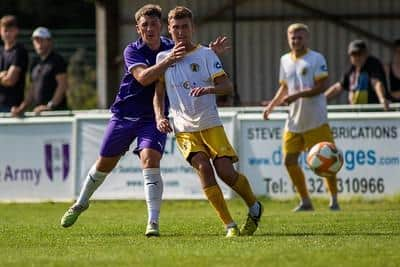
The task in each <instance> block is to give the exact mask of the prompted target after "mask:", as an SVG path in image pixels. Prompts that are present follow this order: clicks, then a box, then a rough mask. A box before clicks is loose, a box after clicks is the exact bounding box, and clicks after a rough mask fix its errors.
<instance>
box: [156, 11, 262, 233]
mask: <svg viewBox="0 0 400 267" xmlns="http://www.w3.org/2000/svg"><path fill="white" fill-rule="evenodd" d="M168 31H169V33H170V34H171V36H172V39H173V40H174V42H175V44H176V45H182V44H183V45H184V46H185V49H186V55H185V57H184V58H183V59H181V60H180V61H178V62H176V63H175V64H173V65H171V66H170V67H169V68H168V69H167V70H166V71H165V74H164V76H163V77H162V78H161V79H160V81H159V82H158V83H157V85H156V93H155V97H154V112H155V115H156V121H157V128H158V129H159V130H160V131H161V132H171V131H172V129H174V132H175V135H176V140H177V144H178V147H179V150H180V151H181V153H182V155H183V156H184V158H185V159H186V160H187V161H188V162H189V163H190V164H191V165H192V166H193V167H194V168H195V169H196V171H197V173H198V175H199V178H200V182H201V186H202V188H203V191H204V194H205V195H206V197H207V199H208V200H209V202H210V203H211V205H212V206H213V207H214V208H215V210H216V212H217V214H218V216H219V217H220V219H221V220H222V222H223V223H224V225H225V227H226V230H227V234H226V236H227V237H235V236H238V235H252V234H253V233H254V232H255V231H256V230H257V227H258V222H259V221H260V218H261V215H262V209H263V207H262V205H261V203H260V202H259V201H257V199H256V197H255V196H254V193H253V191H252V189H251V187H250V184H249V182H248V180H247V178H246V176H244V175H243V174H240V173H238V172H237V171H236V170H235V169H234V167H233V163H234V162H236V161H238V157H237V155H236V152H235V151H234V149H233V148H232V146H231V144H230V143H229V141H228V138H227V136H226V134H225V131H224V128H223V126H222V122H221V120H220V118H219V115H218V110H217V105H216V97H215V95H216V94H230V93H231V92H232V83H231V81H230V80H229V78H228V76H227V75H226V73H225V72H224V70H223V68H222V64H221V62H220V60H219V59H218V57H217V56H216V55H215V53H214V52H213V51H212V50H210V49H209V48H206V47H203V46H200V45H196V44H194V43H193V42H192V34H193V15H192V12H191V11H190V10H189V9H188V8H186V7H176V8H174V9H172V10H171V11H170V12H169V14H168ZM170 53H174V50H173V49H172V50H169V51H164V52H160V53H159V54H158V55H157V62H159V61H162V60H163V59H164V58H165V57H167V56H168V55H169V54H170ZM165 91H166V92H167V94H168V99H169V103H170V115H171V117H172V120H173V123H172V125H171V124H170V123H169V121H168V119H167V118H165V116H164V114H165V113H164V97H165ZM210 159H211V160H212V162H213V165H212V164H211V162H210ZM213 166H214V168H215V170H216V172H217V174H218V176H219V177H220V178H221V179H222V180H223V181H224V182H225V183H226V184H227V185H228V186H230V187H231V188H232V189H233V190H235V191H236V192H237V193H238V194H239V195H240V196H241V197H242V198H243V200H244V201H245V202H246V204H247V206H248V207H249V213H248V217H247V220H246V222H245V223H244V224H243V225H242V227H241V229H240V230H239V228H238V227H237V225H236V223H235V221H234V220H233V219H232V217H231V215H230V213H229V210H228V208H227V205H226V202H225V200H224V196H223V194H222V191H221V189H220V187H219V186H218V183H217V181H216V178H215V175H214V171H213Z"/></svg>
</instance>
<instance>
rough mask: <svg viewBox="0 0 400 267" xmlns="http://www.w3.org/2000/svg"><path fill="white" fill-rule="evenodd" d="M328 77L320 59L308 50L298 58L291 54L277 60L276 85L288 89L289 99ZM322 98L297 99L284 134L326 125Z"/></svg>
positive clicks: (291, 108)
mask: <svg viewBox="0 0 400 267" xmlns="http://www.w3.org/2000/svg"><path fill="white" fill-rule="evenodd" d="M327 76H328V67H327V65H326V61H325V58H324V56H323V55H321V54H320V53H318V52H315V51H313V50H308V51H307V53H306V54H305V55H303V56H302V57H300V58H294V56H293V55H292V54H291V53H287V54H285V55H283V56H282V57H281V64H280V71H279V82H280V83H284V84H286V85H287V87H288V94H289V95H292V94H294V93H297V92H299V91H302V90H304V89H309V88H312V87H314V84H315V81H317V80H319V79H322V78H325V77H327ZM327 121H328V117H327V110H326V97H325V95H324V94H323V93H322V94H319V95H316V96H313V97H301V98H299V99H297V100H296V101H294V102H293V103H291V104H290V106H289V116H288V119H287V120H286V130H288V131H290V132H297V133H299V132H300V133H301V132H305V131H307V130H311V129H314V128H317V127H319V126H321V125H322V124H324V123H327Z"/></svg>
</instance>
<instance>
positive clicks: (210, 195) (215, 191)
mask: <svg viewBox="0 0 400 267" xmlns="http://www.w3.org/2000/svg"><path fill="white" fill-rule="evenodd" d="M203 191H204V194H205V195H206V197H207V199H208V201H209V202H210V204H211V205H212V206H213V207H214V209H215V211H216V212H217V214H218V216H219V218H220V219H221V220H222V222H223V223H224V224H225V226H226V225H228V224H231V223H232V222H233V220H232V217H231V214H230V213H229V210H228V207H227V206H226V202H225V199H224V195H223V194H222V191H221V189H220V188H219V186H218V185H213V186H210V187H206V188H204V189H203Z"/></svg>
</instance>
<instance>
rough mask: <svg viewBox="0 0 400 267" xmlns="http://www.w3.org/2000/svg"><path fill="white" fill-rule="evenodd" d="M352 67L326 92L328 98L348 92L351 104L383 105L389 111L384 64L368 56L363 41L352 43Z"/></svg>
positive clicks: (350, 50)
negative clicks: (344, 91)
mask: <svg viewBox="0 0 400 267" xmlns="http://www.w3.org/2000/svg"><path fill="white" fill-rule="evenodd" d="M348 54H349V56H350V62H351V66H350V68H349V69H348V70H347V72H346V73H345V74H344V75H343V78H342V80H341V81H340V82H337V83H335V84H334V85H333V86H331V87H330V88H329V89H328V90H327V91H326V92H325V95H326V96H327V97H328V98H331V97H333V96H334V95H336V94H338V93H339V92H342V91H343V90H346V91H348V92H349V103H350V104H376V103H381V104H383V108H384V110H388V108H389V101H388V100H387V98H386V95H385V94H386V89H385V88H386V78H385V72H384V69H383V65H382V63H381V62H380V61H379V60H378V59H377V58H375V57H373V56H371V55H369V54H368V50H367V45H366V44H365V42H364V41H362V40H355V41H352V42H351V43H350V45H349V48H348Z"/></svg>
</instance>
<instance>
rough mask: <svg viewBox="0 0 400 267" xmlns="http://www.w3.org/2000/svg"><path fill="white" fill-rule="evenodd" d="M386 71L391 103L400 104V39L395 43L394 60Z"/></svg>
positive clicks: (387, 66)
mask: <svg viewBox="0 0 400 267" xmlns="http://www.w3.org/2000/svg"><path fill="white" fill-rule="evenodd" d="M385 70H386V75H387V77H388V85H389V86H388V87H389V90H388V91H389V94H390V98H391V101H393V102H400V39H397V40H395V41H394V49H393V58H392V61H391V62H390V63H389V64H387V65H386V66H385Z"/></svg>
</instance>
